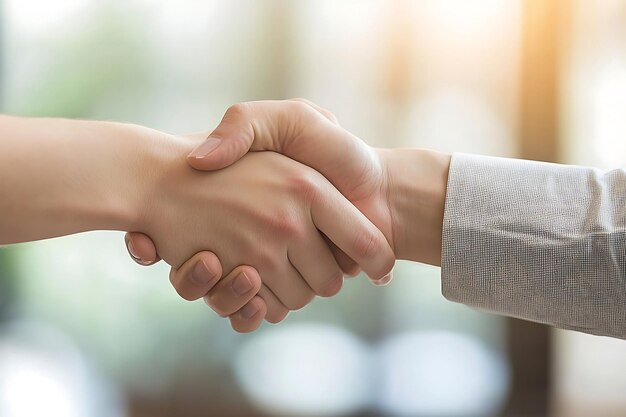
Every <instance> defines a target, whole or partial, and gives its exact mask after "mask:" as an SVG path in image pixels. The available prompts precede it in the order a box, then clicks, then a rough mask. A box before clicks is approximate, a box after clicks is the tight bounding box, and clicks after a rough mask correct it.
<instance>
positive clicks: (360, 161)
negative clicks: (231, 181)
mask: <svg viewBox="0 0 626 417" xmlns="http://www.w3.org/2000/svg"><path fill="white" fill-rule="evenodd" d="M248 151H274V152H278V153H281V154H283V155H285V156H288V157H290V158H292V159H294V160H296V161H298V162H301V163H303V164H304V165H308V166H309V167H311V168H313V169H315V170H316V171H318V172H320V173H322V174H323V175H324V176H325V177H326V178H327V179H328V180H329V181H330V182H331V183H332V184H333V185H334V186H335V187H337V189H339V191H341V192H342V193H343V194H344V195H350V194H351V192H352V191H353V189H354V188H355V186H358V184H356V182H358V181H359V180H362V179H363V175H364V173H371V172H375V171H376V169H377V167H376V166H375V165H376V164H377V160H376V158H375V157H373V155H372V150H371V148H370V147H369V146H367V145H366V144H365V143H364V142H362V141H361V140H360V139H358V138H356V137H355V136H353V135H352V134H351V133H349V132H348V131H346V130H345V129H342V128H341V127H340V126H339V125H338V124H337V122H336V119H334V118H331V117H329V116H328V115H326V114H324V113H323V112H320V110H319V109H318V108H315V107H313V106H312V105H311V104H310V103H308V102H304V101H302V100H285V101H256V102H248V103H239V104H235V105H234V106H232V107H230V108H229V109H228V110H227V111H226V114H225V115H224V117H223V119H222V121H221V122H220V124H219V126H218V127H217V128H216V129H215V130H214V131H213V133H211V134H210V135H209V137H208V138H207V139H206V140H205V141H204V142H203V143H202V144H200V145H199V146H198V147H197V148H196V149H195V150H193V151H192V152H191V153H190V154H189V155H188V157H187V162H188V163H189V165H191V166H192V167H193V168H195V169H198V170H203V171H210V170H216V169H221V168H225V167H227V166H229V165H231V164H233V163H234V162H236V161H237V160H238V159H240V158H241V157H243V156H244V155H245V154H246V153H247V152H248Z"/></svg>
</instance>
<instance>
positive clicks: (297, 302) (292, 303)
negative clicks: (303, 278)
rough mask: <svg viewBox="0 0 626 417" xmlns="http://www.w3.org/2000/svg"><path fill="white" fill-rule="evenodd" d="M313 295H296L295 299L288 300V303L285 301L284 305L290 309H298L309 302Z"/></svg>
mask: <svg viewBox="0 0 626 417" xmlns="http://www.w3.org/2000/svg"><path fill="white" fill-rule="evenodd" d="M313 297H315V294H312V293H311V294H309V295H307V296H302V297H298V298H296V299H293V300H289V302H288V303H285V306H286V307H287V308H288V309H289V310H291V311H296V310H300V309H301V308H304V307H305V306H306V305H307V304H309V303H310V302H311V300H312V299H313Z"/></svg>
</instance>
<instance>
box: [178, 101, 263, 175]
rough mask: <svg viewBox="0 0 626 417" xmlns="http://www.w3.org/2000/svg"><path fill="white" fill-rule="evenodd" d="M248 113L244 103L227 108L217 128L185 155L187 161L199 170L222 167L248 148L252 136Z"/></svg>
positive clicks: (235, 159) (250, 144) (249, 114)
mask: <svg viewBox="0 0 626 417" xmlns="http://www.w3.org/2000/svg"><path fill="white" fill-rule="evenodd" d="M250 116H251V112H249V111H248V109H247V105H246V104H245V103H241V104H235V105H234V106H231V107H230V108H229V109H228V110H227V111H226V114H225V115H224V117H223V118H222V121H221V122H220V124H219V125H218V126H217V128H216V129H215V130H214V131H213V132H212V133H211V134H210V135H209V136H208V137H207V138H206V140H205V141H204V142H202V143H201V144H200V145H198V146H197V147H196V148H195V149H194V150H193V151H191V153H190V154H189V155H188V156H187V162H188V163H189V165H190V166H191V167H193V168H195V169H198V170H201V171H214V170H217V169H222V168H226V167H227V166H229V165H232V164H233V163H235V162H236V161H238V160H239V159H240V158H241V157H242V156H244V155H245V154H246V153H248V151H249V150H250V147H251V146H252V143H253V142H254V139H255V129H254V127H253V124H252V121H251V120H250Z"/></svg>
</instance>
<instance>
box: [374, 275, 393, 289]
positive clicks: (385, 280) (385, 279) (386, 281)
mask: <svg viewBox="0 0 626 417" xmlns="http://www.w3.org/2000/svg"><path fill="white" fill-rule="evenodd" d="M389 282H391V273H389V274H387V275H385V276H384V277H382V278H381V279H379V280H376V281H372V283H373V284H374V285H376V286H379V287H382V286H385V285H387V284H389Z"/></svg>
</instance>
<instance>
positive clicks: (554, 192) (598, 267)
mask: <svg viewBox="0 0 626 417" xmlns="http://www.w3.org/2000/svg"><path fill="white" fill-rule="evenodd" d="M442 250H443V252H442V291H443V295H444V296H445V297H446V298H448V299H450V300H452V301H457V302H461V303H464V304H467V305H469V306H472V307H475V308H480V309H484V310H489V311H493V312H496V313H500V314H505V315H509V316H513V317H519V318H523V319H527V320H532V321H537V322H541V323H547V324H550V325H553V326H557V327H561V328H565V329H573V330H579V331H582V332H586V333H592V334H598V335H605V336H612V337H619V338H623V339H626V170H624V169H618V170H614V171H610V172H602V171H600V170H597V169H593V168H584V167H576V166H567V165H557V164H548V163H541V162H532V161H523V160H515V159H504V158H492V157H484V156H475V155H465V154H455V155H454V156H453V158H452V163H451V166H450V172H449V179H448V189H447V193H446V206H445V214H444V225H443V248H442Z"/></svg>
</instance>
